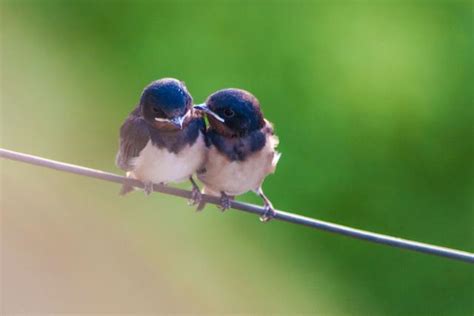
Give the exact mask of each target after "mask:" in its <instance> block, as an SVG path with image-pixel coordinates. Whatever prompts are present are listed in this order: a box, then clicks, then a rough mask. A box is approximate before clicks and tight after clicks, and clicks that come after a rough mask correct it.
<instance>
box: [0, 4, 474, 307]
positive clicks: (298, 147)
mask: <svg viewBox="0 0 474 316" xmlns="http://www.w3.org/2000/svg"><path fill="white" fill-rule="evenodd" d="M472 12H473V8H472V3H470V2H467V1H466V2H454V1H453V2H450V1H445V2H444V1H439V2H428V1H425V2H418V3H417V4H410V3H409V2H396V1H370V2H369V1H365V2H356V1H350V2H349V1H348V2H341V1H337V2H334V3H332V2H329V1H327V2H323V1H313V2H311V1H295V2H287V1H263V2H258V3H256V2H251V1H220V2H219V1H178V2H171V1H165V2H153V1H132V2H122V1H74V2H68V3H66V2H62V1H8V2H5V1H3V2H2V3H1V34H0V35H1V50H0V53H1V87H0V88H1V90H0V92H1V121H0V123H1V146H2V147H6V148H8V149H13V150H18V151H22V152H27V153H32V154H36V155H40V156H44V157H48V158H52V159H57V160H61V161H67V162H70V163H76V164H80V165H85V166H88V167H92V168H98V169H102V170H107V171H113V172H119V170H117V169H116V167H115V166H114V164H113V161H114V156H115V152H116V150H117V142H118V140H117V138H118V128H119V126H120V124H121V123H122V121H123V119H124V118H125V117H126V115H127V114H128V113H129V112H130V110H131V109H132V108H133V106H134V105H135V104H136V102H137V100H138V97H139V95H140V92H141V90H142V89H143V87H144V86H145V85H146V84H148V83H149V82H150V81H152V80H154V79H157V78H160V77H167V76H172V77H177V78H179V79H182V80H184V81H185V82H186V84H187V86H188V88H189V90H190V91H191V93H192V94H193V97H194V100H195V101H196V102H201V101H203V100H204V99H205V98H206V96H207V95H208V94H210V93H211V92H213V91H215V90H217V89H220V88H225V87H240V88H244V89H247V90H249V91H251V92H253V93H254V94H255V95H256V96H257V97H258V98H259V99H260V101H261V104H262V107H263V110H264V112H265V115H266V117H267V118H268V119H269V120H270V121H272V122H274V124H275V126H276V131H277V133H278V135H279V136H280V140H281V144H280V147H279V149H280V151H281V152H282V153H283V156H282V159H281V161H280V164H279V166H278V169H277V172H276V174H275V175H272V176H271V177H269V178H268V180H267V182H266V183H265V190H266V192H267V194H268V195H269V196H270V197H271V199H272V201H273V203H274V204H275V205H276V206H277V207H278V208H279V209H283V210H288V211H293V212H296V213H300V214H304V215H308V216H312V217H316V218H320V219H323V220H328V221H332V222H336V223H340V224H345V225H349V226H354V227H358V228H363V229H368V230H372V231H375V232H380V233H386V234H390V235H395V236H401V237H405V238H409V239H414V240H419V241H425V242H430V243H434V244H439V245H443V246H449V247H454V248H460V249H465V250H470V251H473V250H474V240H473V239H474V237H473V229H472V228H473V222H474V218H473V213H474V212H473V198H472V197H473V196H474V194H473V193H474V192H473V191H474V190H473V188H474V184H473V179H474V172H473V169H474V168H473V154H474V153H473V147H474V144H473V140H472V135H473V134H474V133H473V132H474V131H473V122H474V121H473V119H474V118H473V113H474V111H473V104H472V101H473V92H472V91H473V90H472V86H473V83H474V80H473V70H474V69H473V58H472V53H473V35H474V34H473V27H472V26H473V25H472V21H473V15H472ZM1 178H2V183H1V185H2V186H1V191H0V192H1V210H2V217H1V223H2V299H3V309H4V311H5V312H6V313H52V312H55V313H61V312H68V313H86V312H87V313H117V312H124V313H182V312H186V313H203V314H205V313H216V314H222V313H231V312H240V313H254V314H262V313H280V314H301V313H310V314H320V315H348V314H351V315H382V314H383V315H433V314H438V315H466V314H472V312H473V311H474V306H473V300H472V296H473V293H474V276H473V270H472V268H471V267H470V266H469V265H467V264H464V263H458V262H452V261H448V260H446V259H442V258H437V257H431V256H427V255H421V254H416V253H410V252H406V251H401V250H398V249H391V248H388V247H383V246H378V245H372V244H367V243H365V242H362V241H357V240H351V239H348V238H345V237H341V236H334V235H331V234H327V233H323V232H317V231H312V230H309V229H307V228H303V227H297V226H293V225H290V224H286V223H279V222H272V223H269V224H266V225H263V224H261V223H259V221H258V219H257V218H256V217H252V216H250V215H247V214H242V213H237V212H233V211H229V212H227V213H225V214H221V213H220V212H218V211H216V210H215V208H213V207H207V208H206V210H205V211H204V212H203V213H200V214H196V213H194V211H193V210H192V209H191V208H189V207H187V206H186V204H185V202H184V201H182V200H180V199H176V198H172V197H167V196H162V195H153V196H151V197H145V196H143V194H141V193H140V192H135V193H133V194H130V195H129V196H127V197H125V198H120V197H118V196H117V192H118V187H117V186H116V185H113V184H109V183H102V182H99V181H96V180H92V179H87V178H81V177H77V176H72V175H67V174H60V173H57V172H54V171H50V170H43V169H40V168H37V167H32V166H26V165H22V164H19V163H15V162H6V161H1ZM184 186H185V187H188V186H187V185H184ZM242 199H243V200H246V201H252V202H259V201H258V199H256V198H255V197H253V196H252V195H246V196H244V197H242Z"/></svg>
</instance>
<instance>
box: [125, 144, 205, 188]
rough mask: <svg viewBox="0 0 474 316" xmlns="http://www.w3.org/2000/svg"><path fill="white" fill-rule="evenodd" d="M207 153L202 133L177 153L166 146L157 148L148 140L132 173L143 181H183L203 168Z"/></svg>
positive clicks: (135, 162)
mask: <svg viewBox="0 0 474 316" xmlns="http://www.w3.org/2000/svg"><path fill="white" fill-rule="evenodd" d="M205 153H206V146H205V143H204V139H203V136H202V135H199V137H198V139H197V140H196V141H195V143H194V144H193V145H192V146H187V147H185V148H183V149H182V150H181V151H180V152H179V153H177V154H175V153H172V152H169V151H168V150H167V149H165V148H157V147H156V146H153V145H152V144H151V142H148V144H147V145H146V146H145V148H144V149H143V150H142V151H141V152H140V155H139V157H137V158H136V159H135V161H134V162H133V164H134V169H133V171H132V172H131V173H130V175H131V176H132V177H133V178H136V179H139V180H141V181H143V182H153V183H169V182H182V181H185V180H187V179H188V178H189V177H190V176H191V175H193V173H195V172H196V170H197V169H199V168H201V166H202V165H203V163H204V159H205Z"/></svg>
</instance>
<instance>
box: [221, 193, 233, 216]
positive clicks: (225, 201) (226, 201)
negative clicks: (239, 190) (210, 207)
mask: <svg viewBox="0 0 474 316" xmlns="http://www.w3.org/2000/svg"><path fill="white" fill-rule="evenodd" d="M232 200H233V197H232V196H228V195H227V194H225V192H221V199H220V205H219V207H220V209H221V211H222V212H225V211H226V210H227V209H229V208H231V206H232Z"/></svg>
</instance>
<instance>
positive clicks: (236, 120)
mask: <svg viewBox="0 0 474 316" xmlns="http://www.w3.org/2000/svg"><path fill="white" fill-rule="evenodd" d="M194 108H195V109H197V110H201V111H203V112H205V113H206V114H207V117H208V120H209V124H210V125H211V127H212V128H214V129H215V130H216V131H217V132H219V133H221V134H223V135H225V136H245V135H248V134H249V133H251V132H253V131H256V130H259V129H261V128H262V127H263V126H264V125H265V121H264V119H263V114H262V111H261V110H260V103H259V102H258V100H257V98H256V97H255V96H253V95H252V94H251V93H250V92H248V91H245V90H240V89H224V90H219V91H217V92H215V93H213V94H211V95H210V96H209V97H208V98H207V100H206V102H205V103H203V104H199V105H195V106H194Z"/></svg>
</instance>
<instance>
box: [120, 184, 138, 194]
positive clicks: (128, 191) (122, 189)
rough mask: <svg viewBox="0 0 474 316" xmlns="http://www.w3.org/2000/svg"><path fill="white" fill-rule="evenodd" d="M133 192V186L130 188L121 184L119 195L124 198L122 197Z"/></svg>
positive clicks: (128, 185)
mask: <svg viewBox="0 0 474 316" xmlns="http://www.w3.org/2000/svg"><path fill="white" fill-rule="evenodd" d="M133 190H135V188H134V187H133V186H131V185H130V184H123V185H122V188H121V189H120V192H119V195H122V196H124V195H126V194H128V193H130V192H132V191H133Z"/></svg>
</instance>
